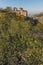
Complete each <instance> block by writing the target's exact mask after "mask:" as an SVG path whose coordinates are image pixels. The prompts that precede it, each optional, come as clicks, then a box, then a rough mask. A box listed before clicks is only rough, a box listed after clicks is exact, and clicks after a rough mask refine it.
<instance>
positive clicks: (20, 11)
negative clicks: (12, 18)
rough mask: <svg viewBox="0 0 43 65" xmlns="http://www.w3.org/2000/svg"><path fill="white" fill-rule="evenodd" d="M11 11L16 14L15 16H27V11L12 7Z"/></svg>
mask: <svg viewBox="0 0 43 65" xmlns="http://www.w3.org/2000/svg"><path fill="white" fill-rule="evenodd" d="M13 11H14V12H15V13H16V14H21V15H23V16H25V17H27V16H28V11H27V10H24V9H23V8H19V9H17V8H16V7H14V9H13Z"/></svg>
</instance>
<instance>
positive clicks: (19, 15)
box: [16, 14, 24, 19]
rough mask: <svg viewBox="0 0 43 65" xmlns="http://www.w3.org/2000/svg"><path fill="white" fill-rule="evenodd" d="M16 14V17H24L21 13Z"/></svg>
mask: <svg viewBox="0 0 43 65" xmlns="http://www.w3.org/2000/svg"><path fill="white" fill-rule="evenodd" d="M16 16H17V17H18V18H20V19H24V16H23V15H21V14H16Z"/></svg>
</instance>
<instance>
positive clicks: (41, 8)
mask: <svg viewBox="0 0 43 65" xmlns="http://www.w3.org/2000/svg"><path fill="white" fill-rule="evenodd" d="M8 6H9V7H17V8H20V7H22V8H24V9H26V10H27V11H28V13H29V14H34V13H40V12H43V0H0V8H5V7H8Z"/></svg>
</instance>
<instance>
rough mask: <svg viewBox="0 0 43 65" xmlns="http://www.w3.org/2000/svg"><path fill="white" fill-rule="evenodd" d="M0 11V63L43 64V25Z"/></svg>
mask: <svg viewBox="0 0 43 65" xmlns="http://www.w3.org/2000/svg"><path fill="white" fill-rule="evenodd" d="M30 19H31V18H24V17H23V16H16V14H15V13H12V12H10V11H6V12H5V11H0V65H43V25H42V24H41V23H39V22H38V23H36V22H37V20H32V19H31V20H30Z"/></svg>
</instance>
